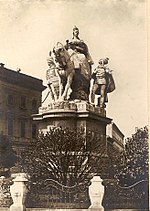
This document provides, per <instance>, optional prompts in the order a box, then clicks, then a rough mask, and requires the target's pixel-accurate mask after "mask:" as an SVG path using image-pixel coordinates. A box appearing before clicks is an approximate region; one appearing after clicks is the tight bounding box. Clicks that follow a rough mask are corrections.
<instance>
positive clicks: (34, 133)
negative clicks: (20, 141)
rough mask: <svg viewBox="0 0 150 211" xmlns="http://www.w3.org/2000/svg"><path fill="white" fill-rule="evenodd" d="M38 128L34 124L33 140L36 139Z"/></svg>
mask: <svg viewBox="0 0 150 211" xmlns="http://www.w3.org/2000/svg"><path fill="white" fill-rule="evenodd" d="M36 133H37V127H36V124H32V138H36Z"/></svg>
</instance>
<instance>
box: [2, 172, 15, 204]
mask: <svg viewBox="0 0 150 211" xmlns="http://www.w3.org/2000/svg"><path fill="white" fill-rule="evenodd" d="M11 184H12V181H11V179H8V178H5V177H3V176H1V177H0V207H9V206H10V205H11V204H12V198H11V194H10V185H11Z"/></svg>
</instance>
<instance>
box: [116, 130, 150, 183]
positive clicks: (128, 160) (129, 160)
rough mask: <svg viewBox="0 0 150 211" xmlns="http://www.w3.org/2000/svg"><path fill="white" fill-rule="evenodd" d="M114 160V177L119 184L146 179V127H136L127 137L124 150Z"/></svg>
mask: <svg viewBox="0 0 150 211" xmlns="http://www.w3.org/2000/svg"><path fill="white" fill-rule="evenodd" d="M116 161H117V162H116V178H117V179H118V180H119V182H120V184H121V185H123V186H129V185H132V184H134V183H136V182H138V181H141V180H147V179H148V127H144V128H141V129H137V131H136V133H135V134H134V135H132V137H131V138H128V139H127V141H126V144H125V150H124V151H123V152H122V153H121V155H120V156H119V157H118V158H117V160H116Z"/></svg>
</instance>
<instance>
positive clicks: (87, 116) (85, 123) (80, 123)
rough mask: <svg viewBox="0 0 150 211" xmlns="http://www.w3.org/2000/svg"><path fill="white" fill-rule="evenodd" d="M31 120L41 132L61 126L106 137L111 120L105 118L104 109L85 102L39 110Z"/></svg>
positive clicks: (59, 104)
mask: <svg viewBox="0 0 150 211" xmlns="http://www.w3.org/2000/svg"><path fill="white" fill-rule="evenodd" d="M33 120H34V121H36V122H37V124H38V128H39V130H40V131H42V132H46V131H48V130H49V127H60V126H61V127H68V128H71V129H75V130H76V129H78V128H81V127H83V128H85V129H86V130H90V131H93V132H98V133H99V134H103V135H106V125H107V124H109V123H110V122H111V120H112V119H109V118H107V117H106V111H105V109H103V108H100V107H95V106H94V105H91V104H89V103H87V102H86V101H64V102H61V103H50V104H49V105H48V106H47V107H42V108H40V109H39V113H38V114H35V115H33Z"/></svg>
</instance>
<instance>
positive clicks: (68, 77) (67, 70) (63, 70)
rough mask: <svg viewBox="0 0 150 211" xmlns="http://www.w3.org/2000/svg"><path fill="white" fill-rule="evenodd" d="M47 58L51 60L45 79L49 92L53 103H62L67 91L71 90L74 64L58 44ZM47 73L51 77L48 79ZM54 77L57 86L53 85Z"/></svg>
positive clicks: (67, 94) (67, 95)
mask: <svg viewBox="0 0 150 211" xmlns="http://www.w3.org/2000/svg"><path fill="white" fill-rule="evenodd" d="M52 54H53V56H52ZM49 58H51V59H49V61H50V62H49V63H48V65H49V67H50V69H49V71H47V74H46V78H47V80H48V85H49V87H50V91H51V92H52V93H53V94H51V95H53V96H54V97H53V100H54V101H64V100H66V99H68V97H69V89H70V88H71V83H72V80H73V76H74V64H73V62H72V61H71V59H70V55H69V53H68V51H67V50H66V49H65V47H64V46H63V44H61V43H60V42H58V43H57V44H56V46H55V47H54V48H53V51H52V52H51V51H50V53H49ZM50 64H52V65H50ZM48 73H49V75H51V76H50V77H48ZM50 73H52V74H50ZM56 77H57V86H55V85H54V84H53V81H54V80H53V79H54V78H56ZM58 89H59V91H58ZM56 90H57V91H56Z"/></svg>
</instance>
